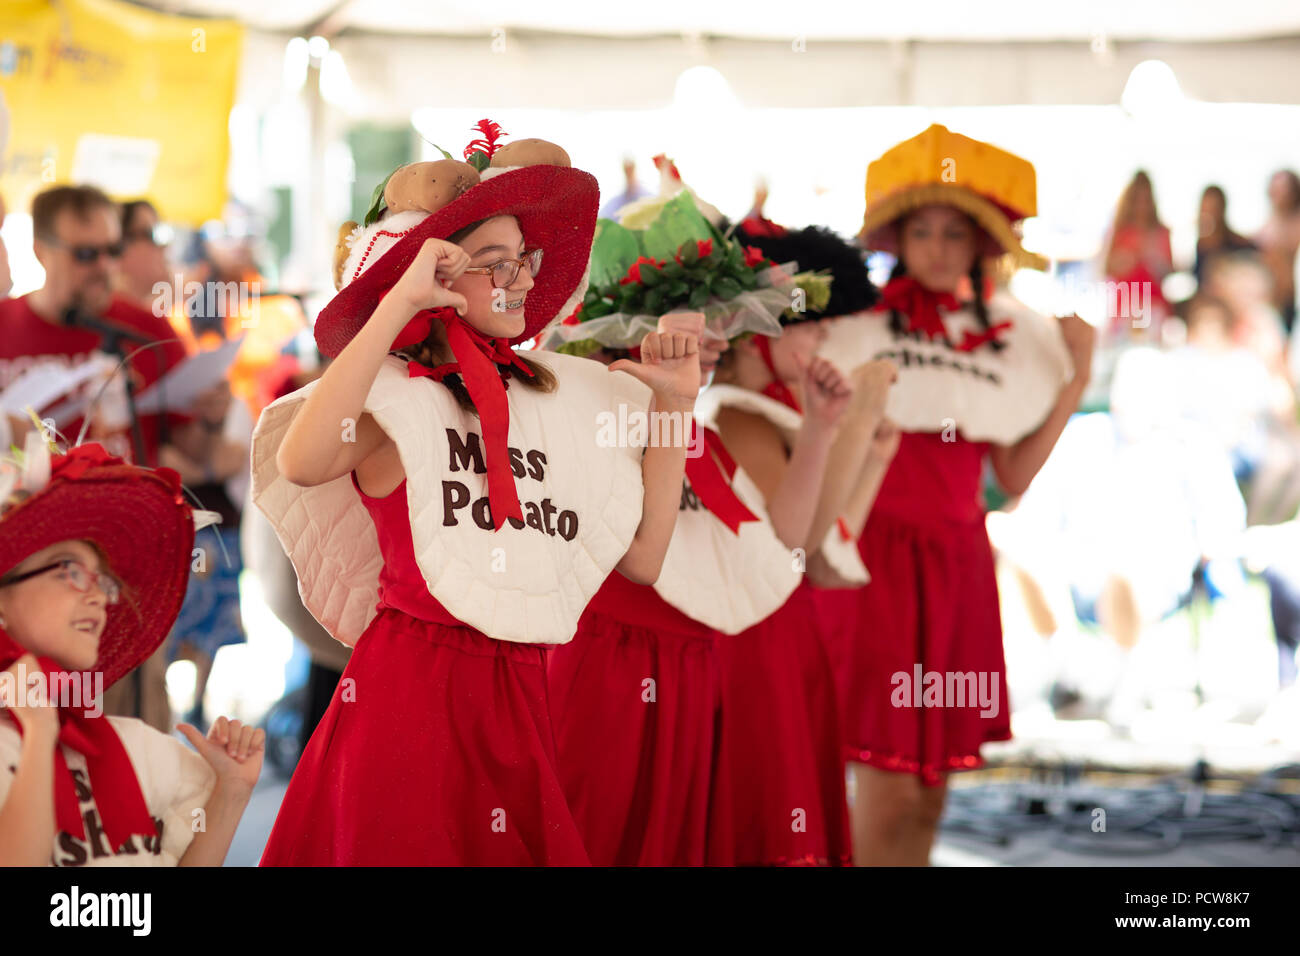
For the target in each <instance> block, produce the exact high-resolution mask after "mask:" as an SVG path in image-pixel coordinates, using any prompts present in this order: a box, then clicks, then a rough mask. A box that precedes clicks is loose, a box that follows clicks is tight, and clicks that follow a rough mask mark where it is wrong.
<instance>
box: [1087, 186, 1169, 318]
mask: <svg viewBox="0 0 1300 956" xmlns="http://www.w3.org/2000/svg"><path fill="white" fill-rule="evenodd" d="M1103 270H1104V272H1105V274H1106V278H1107V279H1108V280H1109V281H1112V282H1122V283H1130V284H1131V285H1130V291H1129V294H1128V296H1126V297H1125V301H1126V302H1132V303H1144V304H1148V303H1149V306H1148V307H1149V309H1150V313H1151V314H1150V316H1144V317H1143V319H1144V321H1141V322H1133V321H1131V320H1132V319H1133V318H1137V316H1136V315H1119V314H1118V313H1117V314H1114V315H1112V316H1111V328H1110V332H1111V335H1112V336H1119V335H1123V334H1131V333H1132V331H1133V330H1135V329H1141V330H1143V331H1144V332H1146V333H1148V334H1150V335H1155V334H1156V333H1158V332H1159V327H1160V323H1161V322H1162V321H1163V320H1164V318H1165V316H1167V315H1168V314H1169V311H1170V310H1169V303H1168V302H1167V301H1165V297H1164V294H1163V293H1162V292H1161V289H1160V283H1161V282H1162V281H1164V278H1165V276H1167V275H1168V274H1169V273H1170V272H1171V271H1172V270H1173V254H1172V252H1171V251H1170V247H1169V230H1168V229H1167V228H1166V227H1165V226H1164V224H1163V223H1161V222H1160V217H1159V214H1158V213H1157V211H1156V199H1155V193H1154V191H1153V190H1152V188H1151V179H1150V177H1149V176H1148V175H1147V174H1146V172H1144V171H1142V170H1138V172H1137V173H1136V174H1134V176H1133V179H1132V180H1131V181H1130V182H1129V184H1128V186H1126V187H1125V189H1124V193H1123V195H1121V196H1120V200H1119V205H1118V206H1117V207H1116V209H1115V221H1114V222H1113V223H1112V224H1111V229H1110V235H1109V237H1108V238H1107V240H1106V243H1105V256H1104V258H1103ZM1132 311H1133V312H1136V309H1133V310H1132ZM1146 319H1149V322H1148V321H1146Z"/></svg>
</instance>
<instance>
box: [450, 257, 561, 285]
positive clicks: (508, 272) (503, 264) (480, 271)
mask: <svg viewBox="0 0 1300 956" xmlns="http://www.w3.org/2000/svg"><path fill="white" fill-rule="evenodd" d="M525 264H527V265H528V274H529V275H533V276H535V275H537V273H538V272H540V271H541V269H542V250H541V249H530V250H529V251H528V252H525V253H524V254H523V255H522V256H520V257H519V258H518V259H502V260H501V261H500V262H498V263H497V264H496V265H493V266H481V267H476V268H473V269H466V270H465V272H466V273H470V274H473V275H476V276H488V275H490V276H491V277H492V284H493V285H494V286H496V287H497V288H498V289H504V288H505V287H506V286H508V285H510V284H511V283H513V282H514V281H515V279H517V278H518V277H519V270H520V269H522V268H523V267H524V265H525Z"/></svg>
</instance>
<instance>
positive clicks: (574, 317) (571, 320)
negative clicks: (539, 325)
mask: <svg viewBox="0 0 1300 956" xmlns="http://www.w3.org/2000/svg"><path fill="white" fill-rule="evenodd" d="M581 311H582V303H581V302H579V303H578V307H577V308H576V309H574V310H573V311H572V312H570V313H569V314H568V316H566V317H565V318H563V319H561V320H560V324H561V325H577V324H578V323H579V322H580V321H581V319H579V318H578V313H579V312H581Z"/></svg>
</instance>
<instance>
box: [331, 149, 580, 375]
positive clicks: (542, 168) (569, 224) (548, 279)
mask: <svg viewBox="0 0 1300 956" xmlns="http://www.w3.org/2000/svg"><path fill="white" fill-rule="evenodd" d="M599 205H600V189H599V187H598V186H597V185H596V179H595V177H594V176H592V175H591V174H590V173H587V172H584V171H582V170H580V169H573V168H572V167H568V166H549V165H534V166H521V167H517V168H507V169H504V170H502V171H501V172H499V173H497V174H495V175H493V176H492V177H491V178H488V179H484V180H482V181H481V182H479V183H478V184H477V185H475V186H472V187H470V188H469V189H467V190H466V191H465V192H464V193H462V194H461V195H460V196H459V197H457V198H456V199H455V200H453V201H452V202H450V203H448V204H447V205H445V206H443V207H442V208H441V209H439V210H437V211H436V212H433V213H430V214H429V215H428V216H426V217H425V218H424V219H422V220H421V221H420V222H419V223H418V224H417V225H415V226H413V227H411V228H409V229H407V230H406V231H405V232H403V233H400V236H401V238H399V239H398V240H397V241H396V243H395V244H394V245H393V246H392V247H391V248H389V249H388V251H387V252H385V253H384V254H383V255H382V257H381V258H380V259H379V260H378V261H377V262H374V263H373V264H371V263H366V262H364V259H363V265H362V266H360V267H358V268H357V269H356V270H354V273H355V274H354V275H351V276H349V275H346V274H345V275H344V276H343V281H344V282H345V283H347V284H346V285H344V286H343V288H342V290H341V291H340V292H339V293H338V294H337V295H336V296H334V298H333V299H331V300H330V301H329V303H328V304H327V305H326V306H325V308H324V309H322V310H321V312H320V315H319V316H318V317H317V319H316V344H317V345H318V346H319V347H320V350H321V352H322V354H324V355H327V356H331V357H333V356H337V355H338V354H339V353H340V352H342V351H343V348H344V347H345V346H346V345H347V344H348V342H350V341H351V340H352V338H353V336H355V335H356V334H357V332H359V331H360V330H361V327H362V326H363V325H365V323H366V322H367V321H368V320H369V318H370V316H371V314H373V313H374V311H375V309H376V308H377V307H378V305H379V301H380V299H382V298H383V297H384V295H385V293H387V292H388V290H389V289H391V288H392V287H393V286H394V285H395V284H396V282H397V280H398V279H399V278H401V276H402V274H403V273H404V272H405V271H406V269H407V267H408V266H409V265H410V264H411V262H412V261H413V260H414V259H415V256H416V254H417V253H418V252H419V251H420V247H421V246H422V245H423V244H424V241H425V240H426V239H446V238H447V237H448V236H450V235H452V234H453V233H455V232H456V231H457V230H460V229H464V228H465V227H466V226H468V225H470V224H471V223H475V222H478V221H479V220H481V219H489V218H491V217H493V216H514V217H515V219H516V220H518V222H519V229H520V231H521V232H522V233H523V236H524V243H525V244H526V245H527V246H528V248H530V249H532V248H540V249H541V250H542V253H543V254H542V268H541V271H540V272H538V274H537V277H536V278H535V279H534V280H533V288H532V289H530V290H529V292H528V298H527V300H526V301H525V303H524V330H523V332H522V333H520V334H519V335H518V336H516V337H515V338H513V339H511V340H510V344H511V345H518V344H519V343H521V342H524V341H527V340H528V339H531V338H533V337H535V336H536V335H537V334H538V333H540V332H541V331H542V330H543V329H545V328H546V327H547V326H548V325H550V324H551V323H552V322H553V321H555V320H556V319H557V318H562V316H561V315H560V312H561V310H562V309H563V308H564V307H565V305H566V304H567V303H568V302H569V300H570V298H571V297H572V296H573V294H574V292H575V291H577V289H578V287H579V285H580V284H581V283H582V281H583V277H584V276H585V275H586V271H587V264H588V262H589V261H590V258H591V242H592V238H593V236H594V234H595V231H596V215H597V211H598V209H599ZM382 224H383V221H382V220H381V222H380V225H382ZM377 238H378V237H377V236H375V235H371V236H370V238H369V239H366V238H365V236H362V237H361V238H360V239H358V240H357V241H359V242H360V241H367V242H369V243H372V244H373V243H374V242H375V240H376V239H377ZM354 251H355V250H354ZM363 256H364V251H363Z"/></svg>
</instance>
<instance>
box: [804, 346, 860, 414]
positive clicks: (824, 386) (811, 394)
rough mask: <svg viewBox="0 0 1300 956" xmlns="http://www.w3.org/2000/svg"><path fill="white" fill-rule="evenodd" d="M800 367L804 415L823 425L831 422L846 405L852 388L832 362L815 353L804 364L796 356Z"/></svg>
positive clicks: (842, 412)
mask: <svg viewBox="0 0 1300 956" xmlns="http://www.w3.org/2000/svg"><path fill="white" fill-rule="evenodd" d="M795 361H796V362H798V363H799V364H800V366H801V368H802V371H803V375H802V380H801V383H800V384H801V386H802V391H803V402H804V417H805V418H806V419H810V420H812V421H815V422H819V423H821V424H823V425H834V424H836V423H837V422H838V421H839V420H840V419H841V418H842V417H843V416H844V412H845V410H846V409H848V407H849V400H850V399H851V398H853V387H852V386H851V385H849V382H848V379H846V378H845V377H844V376H843V374H841V372H840V370H839V369H837V368H836V367H835V366H834V365H833V364H832V363H831V362H828V361H827V360H826V359H824V358H822V357H821V356H820V355H814V356H813V357H812V360H811V361H810V362H809V363H808V364H807V365H806V366H804V365H803V362H802V360H801V359H799V358H797V357H796V358H795Z"/></svg>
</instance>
